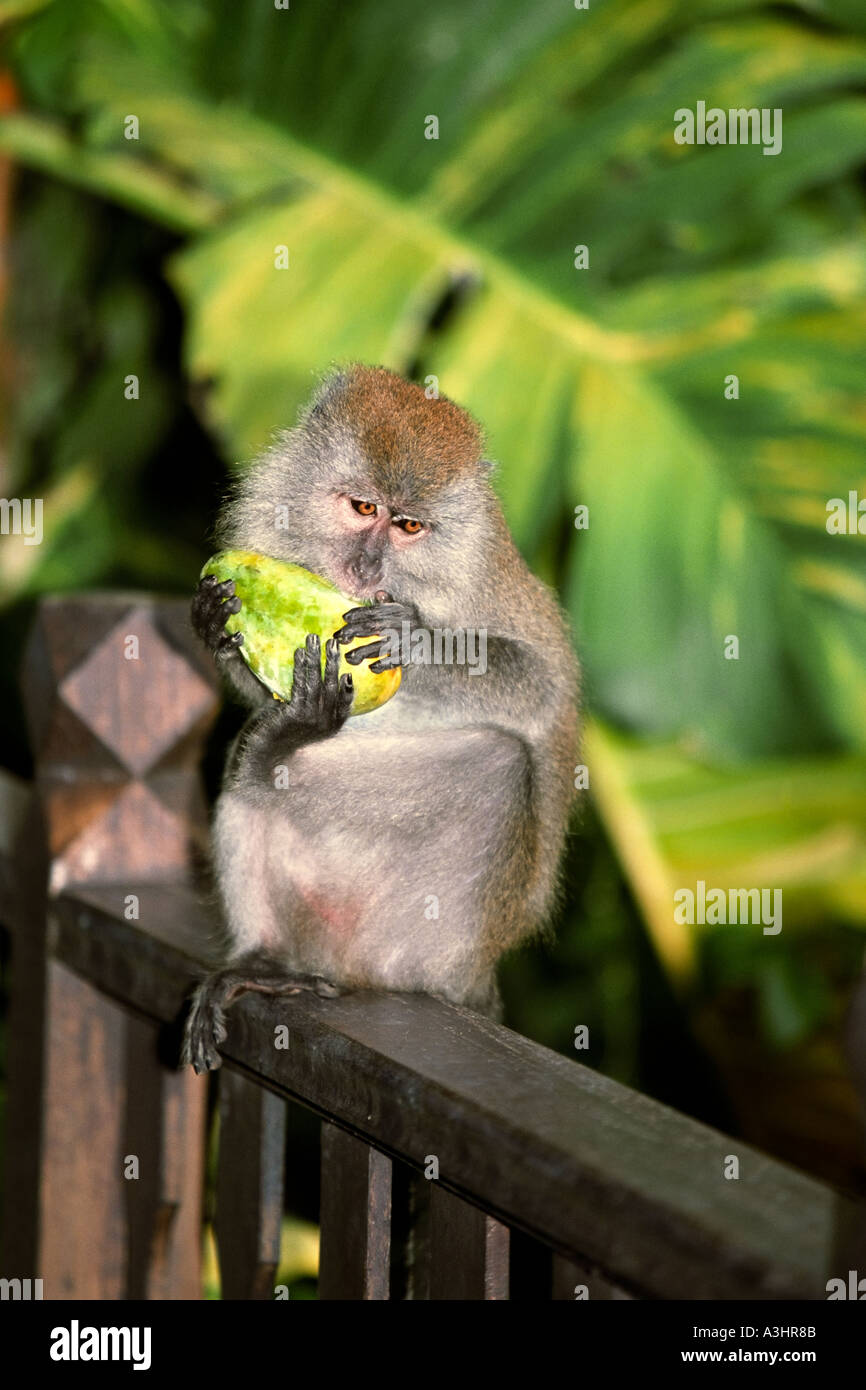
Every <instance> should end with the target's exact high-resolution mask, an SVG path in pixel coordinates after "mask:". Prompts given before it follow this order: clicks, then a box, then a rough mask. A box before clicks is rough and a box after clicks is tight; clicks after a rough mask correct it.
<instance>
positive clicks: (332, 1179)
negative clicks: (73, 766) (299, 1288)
mask: <svg viewBox="0 0 866 1390" xmlns="http://www.w3.org/2000/svg"><path fill="white" fill-rule="evenodd" d="M320 1206H321V1211H320V1223H319V1224H320V1230H321V1250H320V1255H319V1298H321V1299H351V1300H353V1301H359V1300H376V1301H383V1300H385V1299H387V1298H389V1297H390V1259H391V1160H390V1158H388V1156H387V1154H383V1153H380V1152H379V1150H378V1149H374V1148H373V1147H372V1146H371V1145H370V1144H365V1143H364V1141H363V1140H361V1139H358V1138H356V1137H355V1135H354V1134H348V1133H347V1132H346V1131H345V1130H344V1129H340V1128H339V1126H338V1125H334V1124H331V1123H330V1122H328V1121H326V1122H325V1123H323V1125H322V1195H321V1204H320Z"/></svg>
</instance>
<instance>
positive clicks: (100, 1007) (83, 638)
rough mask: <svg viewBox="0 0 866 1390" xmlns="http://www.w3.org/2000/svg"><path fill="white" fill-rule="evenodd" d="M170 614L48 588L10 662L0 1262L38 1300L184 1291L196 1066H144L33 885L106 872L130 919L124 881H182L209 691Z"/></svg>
mask: <svg viewBox="0 0 866 1390" xmlns="http://www.w3.org/2000/svg"><path fill="white" fill-rule="evenodd" d="M186 614H187V604H186V603H185V602H184V601H183V600H157V599H150V598H147V597H143V596H138V595H128V596H125V595H122V594H119V595H114V594H112V595H74V596H70V597H68V598H66V597H61V598H49V599H46V600H44V601H43V602H42V603H41V605H40V607H39V611H38V614H37V619H36V623H35V627H34V631H33V634H32V636H31V641H30V644H29V647H28V651H27V656H26V659H25V676H24V695H25V706H26V712H27V718H28V723H29V727H30V731H31V739H32V744H33V752H34V758H35V763H36V769H35V790H36V795H35V797H34V798H33V804H32V807H31V813H30V816H29V818H28V821H27V824H26V826H25V827H24V829H23V831H22V835H21V840H22V843H21V845H20V854H17V853H16V856H15V858H14V860H13V864H12V871H13V874H14V879H15V901H14V911H13V912H12V913H11V914H10V916H11V920H12V926H13V941H12V959H11V1000H10V1048H9V1105H8V1133H7V1168H6V1183H5V1189H6V1190H5V1221H4V1232H5V1235H4V1252H3V1263H2V1269H0V1273H2V1275H3V1276H5V1277H7V1278H16V1277H17V1278H22V1279H23V1278H28V1277H30V1278H41V1279H42V1280H43V1292H44V1297H45V1298H47V1299H51V1298H106V1299H117V1298H124V1297H129V1296H137V1297H151V1298H153V1297H167V1298H168V1297H174V1298H178V1297H186V1298H189V1297H195V1296H197V1295H198V1291H199V1288H200V1280H199V1262H200V1240H199V1234H200V1206H201V1184H202V1179H203V1171H204V1126H203V1119H204V1101H205V1078H203V1077H202V1078H195V1079H193V1080H189V1079H188V1078H183V1079H180V1078H178V1077H177V1075H176V1074H175V1073H173V1072H172V1071H171V1070H170V1069H169V1068H166V1067H164V1066H160V1065H159V1064H158V1062H157V1060H156V1038H155V1029H151V1030H147V1029H143V1027H142V1025H141V1024H139V1023H137V1022H136V1021H134V1020H131V1019H130V1018H129V1017H128V1016H127V1015H126V1014H125V1013H124V1011H123V1009H122V1008H121V1007H120V1006H119V1005H117V1004H115V1003H114V1002H113V1001H112V1000H111V999H109V998H108V997H107V996H106V995H104V994H102V993H100V992H99V991H98V990H96V989H95V988H94V987H93V986H92V985H91V984H90V983H88V982H87V981H86V980H84V979H83V978H81V977H80V976H78V975H76V974H75V973H74V972H73V971H72V970H70V969H68V968H67V967H65V966H63V965H61V964H60V963H59V962H56V961H52V960H51V946H52V942H51V936H52V908H51V899H52V897H54V896H56V895H57V894H59V893H61V892H63V891H64V890H66V889H70V888H75V889H76V890H77V891H79V892H80V891H81V890H82V889H83V890H84V891H86V888H87V885H93V886H94V887H96V886H97V885H99V886H101V887H104V886H105V885H106V884H108V883H111V884H114V885H116V887H117V891H118V893H120V894H122V895H123V896H122V900H123V902H124V903H125V904H126V908H125V910H126V911H127V912H128V914H129V916H130V919H131V920H134V919H135V917H136V915H137V905H138V895H137V893H136V886H137V885H139V886H141V885H145V884H148V883H166V882H167V883H171V882H178V883H182V882H189V879H190V877H191V872H192V866H193V864H194V862H195V860H196V858H197V856H198V855H200V854H201V853H202V851H203V849H204V847H205V845H206V836H207V826H206V812H205V802H204V795H203V790H202V786H201V780H200V775H199V771H198V763H199V759H200V754H201V747H202V742H203V739H204V736H205V734H206V732H207V729H208V727H209V725H210V723H211V721H212V719H213V717H214V714H215V711H216V707H217V697H216V694H215V690H214V679H213V676H212V675H211V673H210V671H209V668H208V666H207V664H206V662H205V661H204V659H203V657H200V656H199V654H198V652H197V651H196V649H195V646H194V641H193V637H192V633H191V632H190V630H189V626H188V620H187V616H186ZM142 925H144V924H142ZM151 1034H153V1036H151ZM130 1077H131V1078H133V1086H132V1088H131V1087H130V1085H129V1080H130ZM136 1145H137V1147H138V1148H139V1149H140V1150H141V1152H134V1151H133V1147H134V1146H136ZM136 1174H137V1175H136Z"/></svg>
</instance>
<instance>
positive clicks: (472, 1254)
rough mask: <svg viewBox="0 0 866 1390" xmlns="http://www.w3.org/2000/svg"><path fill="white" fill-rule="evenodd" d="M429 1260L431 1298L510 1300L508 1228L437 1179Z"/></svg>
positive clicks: (432, 1194)
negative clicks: (465, 1200) (456, 1194)
mask: <svg viewBox="0 0 866 1390" xmlns="http://www.w3.org/2000/svg"><path fill="white" fill-rule="evenodd" d="M425 1256H426V1259H427V1260H428V1261H429V1274H428V1279H427V1297H428V1298H431V1299H436V1300H441V1299H451V1300H455V1299H472V1300H475V1299H484V1300H488V1299H489V1300H500V1299H507V1298H508V1227H507V1226H503V1225H502V1223H501V1222H499V1221H497V1220H496V1218H495V1217H493V1216H488V1215H487V1214H486V1212H483V1211H481V1210H480V1209H479V1208H478V1207H474V1206H472V1205H471V1203H469V1202H464V1201H463V1199H462V1197H457V1196H455V1194H454V1193H453V1192H449V1191H448V1188H447V1187H443V1186H442V1184H441V1183H438V1182H433V1181H431V1183H430V1223H429V1230H428V1244H427V1249H426V1251H425Z"/></svg>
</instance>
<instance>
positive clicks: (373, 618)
mask: <svg viewBox="0 0 866 1390" xmlns="http://www.w3.org/2000/svg"><path fill="white" fill-rule="evenodd" d="M411 616H412V615H411V612H410V610H409V609H408V608H407V607H406V606H405V605H404V604H402V603H374V604H373V605H372V606H371V607H368V608H352V609H350V610H349V612H348V613H344V614H343V622H344V623H345V626H344V627H341V628H340V631H339V632H338V633H336V638H337V641H338V642H343V643H345V642H350V641H351V640H352V638H353V637H375V636H377V635H378V634H380V633H381V632H382V629H383V628H392V629H398V628H399V626H400V624H401V623H403V622H407V621H411Z"/></svg>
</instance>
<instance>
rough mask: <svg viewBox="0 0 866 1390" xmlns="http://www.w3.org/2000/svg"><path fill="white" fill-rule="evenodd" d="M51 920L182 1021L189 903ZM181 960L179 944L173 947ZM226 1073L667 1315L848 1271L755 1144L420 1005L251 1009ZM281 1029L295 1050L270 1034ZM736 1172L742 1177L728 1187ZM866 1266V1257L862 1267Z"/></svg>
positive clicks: (104, 970) (811, 1291) (102, 971)
mask: <svg viewBox="0 0 866 1390" xmlns="http://www.w3.org/2000/svg"><path fill="white" fill-rule="evenodd" d="M136 891H139V893H140V900H141V921H140V923H139V924H135V923H131V922H127V921H125V920H124V919H123V916H122V912H121V910H120V906H119V903H120V899H119V894H118V890H116V889H111V888H106V887H96V886H93V887H90V888H87V889H85V890H81V891H80V892H79V895H78V897H77V898H73V897H71V896H63V897H61V898H60V899H59V900H58V901H57V902H56V903H55V904H54V906H53V909H52V912H53V916H54V919H55V925H54V930H53V943H54V950H55V952H56V953H57V955H58V957H59V959H61V960H62V961H63V962H65V963H66V964H67V965H68V966H70V967H71V968H73V969H75V970H76V971H79V972H80V973H81V974H82V975H83V976H85V977H86V978H87V979H89V980H91V981H92V982H93V983H94V984H95V985H97V986H98V988H100V989H102V990H104V991H105V992H106V993H107V994H109V995H112V996H114V997H115V998H119V999H122V1000H124V1001H125V1002H127V1003H130V1004H133V1005H134V1006H136V1007H137V1008H139V1009H140V1010H142V1011H144V1012H145V1013H147V1014H149V1015H150V1016H151V1017H153V1018H155V1019H160V1020H172V1019H175V1018H176V1017H177V1014H178V1012H179V1010H180V1009H181V1007H182V1004H183V999H184V996H185V994H186V991H187V988H188V984H189V982H190V980H191V978H192V976H193V975H194V973H195V972H196V968H197V966H196V962H197V961H200V960H201V959H202V957H203V955H204V954H205V944H204V943H206V942H207V941H208V939H209V937H210V936H211V931H210V923H209V921H208V919H207V915H206V913H204V912H203V910H202V909H201V908H200V907H199V906H197V905H196V903H195V901H194V897H193V895H192V894H191V893H189V892H187V891H186V890H184V889H183V888H182V887H181V886H175V887H168V886H153V885H151V886H148V885H141V886H140V889H139V890H136ZM172 942H174V943H175V944H171V943H172ZM229 1019H230V1026H229V1036H228V1039H227V1041H226V1043H225V1044H224V1045H223V1051H224V1055H225V1056H226V1057H227V1058H229V1059H230V1060H232V1061H233V1062H235V1063H236V1064H237V1065H239V1066H241V1067H244V1068H246V1069H247V1070H248V1071H249V1072H250V1073H252V1074H254V1075H256V1076H258V1077H260V1078H262V1079H263V1080H264V1081H265V1082H266V1083H267V1084H268V1085H269V1086H271V1087H272V1088H273V1089H274V1090H275V1091H276V1092H277V1093H278V1094H282V1095H284V1096H288V1097H293V1098H297V1099H299V1100H301V1101H303V1102H304V1103H305V1104H307V1105H309V1106H312V1107H313V1108H314V1109H316V1110H318V1111H319V1112H320V1113H321V1114H323V1115H324V1116H326V1117H333V1118H336V1119H338V1120H339V1122H340V1124H341V1126H343V1127H344V1128H347V1129H350V1130H351V1131H353V1132H354V1133H355V1134H356V1135H357V1136H358V1137H359V1138H362V1139H365V1140H367V1141H368V1142H371V1143H373V1144H374V1145H375V1146H376V1147H377V1148H378V1149H381V1150H382V1151H384V1152H386V1153H390V1154H393V1155H395V1156H401V1157H403V1158H405V1159H406V1160H407V1161H408V1162H409V1163H410V1164H412V1165H414V1166H415V1167H416V1168H418V1169H420V1168H422V1167H423V1163H424V1158H425V1155H427V1154H431V1153H433V1154H436V1155H437V1156H438V1158H439V1164H440V1175H441V1178H442V1180H443V1182H444V1183H445V1185H446V1186H447V1187H448V1188H449V1189H450V1190H451V1191H453V1192H454V1193H456V1194H457V1195H458V1196H461V1197H463V1198H465V1199H467V1200H469V1201H471V1202H473V1203H474V1204H475V1205H477V1206H481V1207H483V1208H484V1209H485V1210H487V1211H488V1212H489V1213H490V1214H491V1215H492V1216H495V1217H497V1218H498V1219H499V1220H501V1221H504V1222H507V1223H508V1224H510V1225H516V1226H518V1227H520V1228H522V1229H523V1230H525V1231H527V1232H528V1233H529V1234H531V1235H534V1236H535V1237H537V1238H538V1239H540V1240H542V1241H544V1242H545V1243H546V1244H548V1245H550V1246H551V1247H552V1248H554V1249H555V1250H556V1251H558V1252H559V1253H560V1254H561V1255H563V1256H565V1257H570V1258H571V1259H572V1260H574V1261H576V1262H577V1263H578V1264H579V1265H582V1266H584V1267H586V1266H591V1267H592V1268H593V1269H594V1270H595V1271H597V1273H598V1274H599V1275H600V1276H603V1277H604V1278H605V1279H607V1280H609V1281H610V1283H611V1284H614V1285H616V1284H621V1285H623V1286H624V1287H625V1288H627V1289H628V1290H630V1291H634V1292H637V1293H639V1294H643V1295H650V1296H658V1297H665V1298H688V1299H695V1298H752V1297H794V1298H824V1297H825V1296H826V1294H825V1284H826V1281H827V1279H828V1278H830V1277H831V1276H833V1275H836V1274H839V1273H844V1271H846V1270H847V1269H848V1268H854V1267H857V1266H856V1264H852V1263H850V1261H851V1259H852V1255H851V1252H850V1248H849V1242H850V1240H851V1238H852V1233H853V1231H854V1229H855V1220H856V1210H855V1208H854V1207H853V1205H852V1204H851V1203H850V1202H849V1201H847V1200H846V1199H844V1198H842V1197H841V1196H840V1195H839V1194H837V1193H835V1192H834V1191H833V1190H832V1189H830V1188H828V1187H826V1186H824V1185H822V1184H821V1183H819V1182H816V1181H814V1180H813V1179H811V1178H809V1177H807V1176H806V1175H804V1174H802V1173H799V1172H796V1171H795V1170H793V1169H791V1168H788V1167H787V1166H785V1165H784V1164H780V1163H777V1162H775V1161H773V1160H772V1159H770V1158H768V1157H766V1156H765V1155H762V1154H760V1153H757V1152H756V1151H754V1150H752V1149H750V1148H749V1147H748V1146H747V1145H745V1144H742V1143H740V1142H739V1141H738V1140H733V1139H731V1138H730V1137H727V1136H724V1135H722V1134H719V1133H718V1132H716V1131H715V1130H712V1129H709V1128H707V1127H706V1126H704V1125H701V1124H698V1123H696V1122H695V1121H692V1120H690V1119H688V1118H687V1117H685V1116H682V1115H679V1114H677V1113H676V1112H675V1111H673V1110H670V1109H668V1108H667V1107H666V1106H662V1105H659V1104H657V1103H655V1102H654V1101H652V1100H650V1099H649V1098H647V1097H645V1096H641V1095H639V1094H636V1093H634V1092H631V1091H629V1090H628V1089H626V1088H625V1087H622V1086H619V1085H617V1084H616V1083H615V1082H613V1081H610V1080H608V1079H607V1078H605V1077H603V1076H600V1075H599V1074H597V1073H596V1072H593V1071H590V1070H589V1069H588V1068H586V1067H584V1066H582V1065H581V1064H580V1063H578V1062H576V1061H572V1060H571V1059H570V1058H568V1057H563V1056H559V1055H557V1054H554V1053H551V1052H549V1051H548V1050H547V1049H545V1048H543V1047H540V1046H538V1045H537V1044H535V1043H532V1042H530V1041H529V1040H527V1039H525V1038H522V1037H519V1036H518V1035H516V1034H514V1033H512V1032H510V1031H509V1030H508V1029H506V1028H503V1027H501V1026H500V1025H498V1024H495V1023H492V1022H490V1021H489V1020H486V1019H483V1018H480V1017H478V1016H477V1015H473V1014H470V1013H468V1012H466V1011H464V1010H460V1009H456V1008H452V1007H450V1006H448V1005H446V1004H442V1003H440V1002H438V1001H437V1000H434V999H430V998H426V997H424V996H385V995H376V994H355V995H347V996H345V997H342V998H339V999H335V1000H320V999H318V998H315V997H312V996H304V995H300V996H297V997H295V998H292V999H288V1000H286V999H284V1000H273V999H267V998H265V997H264V996H261V995H255V996H253V995H249V996H246V997H244V998H242V999H241V1000H239V1001H238V1003H237V1004H236V1005H234V1006H233V1008H232V1010H231V1012H230V1015H229ZM279 1021H285V1022H288V1023H289V1025H290V1029H291V1045H290V1047H289V1049H288V1051H282V1050H277V1049H275V1048H274V1045H273V1039H274V1026H275V1024H276V1023H277V1022H279ZM731 1153H736V1154H737V1155H738V1157H739V1160H740V1178H739V1180H736V1181H728V1180H726V1179H725V1177H724V1167H725V1158H726V1155H728V1154H731ZM861 1258H862V1252H861Z"/></svg>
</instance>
